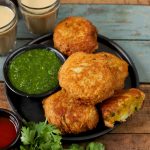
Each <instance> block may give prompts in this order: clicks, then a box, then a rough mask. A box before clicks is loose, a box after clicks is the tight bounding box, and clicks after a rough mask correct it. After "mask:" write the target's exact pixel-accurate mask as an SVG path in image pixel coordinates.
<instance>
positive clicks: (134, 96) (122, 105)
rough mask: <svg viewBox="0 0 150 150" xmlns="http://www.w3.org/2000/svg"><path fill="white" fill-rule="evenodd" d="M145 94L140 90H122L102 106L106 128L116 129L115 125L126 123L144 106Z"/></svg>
mask: <svg viewBox="0 0 150 150" xmlns="http://www.w3.org/2000/svg"><path fill="white" fill-rule="evenodd" d="M144 98H145V94H144V93H143V92H142V91H140V90H138V89H134V88H132V89H129V90H121V91H120V92H117V93H115V94H114V96H113V97H111V98H109V99H108V100H106V101H104V102H103V103H102V104H101V109H100V110H101V111H102V116H103V119H104V123H105V126H107V127H111V128H112V127H114V123H115V122H116V121H118V122H124V121H126V119H127V118H128V117H129V116H130V115H132V114H133V113H134V112H136V111H138V110H139V109H140V108H141V107H142V104H143V101H144Z"/></svg>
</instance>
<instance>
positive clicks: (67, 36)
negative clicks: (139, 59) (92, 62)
mask: <svg viewBox="0 0 150 150" xmlns="http://www.w3.org/2000/svg"><path fill="white" fill-rule="evenodd" d="M53 41H54V47H55V48H57V49H58V50H59V51H61V52H62V53H63V54H65V55H67V56H70V55H71V54H73V53H75V52H78V51H83V52H87V53H92V52H93V51H95V50H96V49H97V48H98V42H97V30H96V27H95V26H94V25H93V24H92V23H91V22H90V21H89V20H87V19H85V18H83V17H77V16H72V17H67V18H66V19H64V20H62V21H61V22H60V23H58V24H57V26H56V27H55V29H54V36H53Z"/></svg>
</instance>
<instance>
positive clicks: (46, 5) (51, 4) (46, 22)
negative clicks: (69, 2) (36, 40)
mask: <svg viewBox="0 0 150 150" xmlns="http://www.w3.org/2000/svg"><path fill="white" fill-rule="evenodd" d="M18 3H19V7H20V10H21V13H22V14H23V16H24V19H25V23H26V25H27V28H28V29H29V31H30V32H31V33H34V34H38V35H42V34H45V33H49V32H51V31H53V28H54V25H55V21H56V19H57V14H58V9H59V6H60V1H59V0H18Z"/></svg>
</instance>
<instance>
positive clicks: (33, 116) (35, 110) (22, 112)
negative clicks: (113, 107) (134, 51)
mask: <svg viewBox="0 0 150 150" xmlns="http://www.w3.org/2000/svg"><path fill="white" fill-rule="evenodd" d="M52 39H53V35H52V34H47V35H44V36H42V37H39V38H37V39H35V40H33V41H31V42H30V43H28V44H29V45H31V44H38V43H40V44H45V45H49V46H52V47H53V40H52ZM98 42H99V49H98V50H97V52H101V51H106V52H110V53H113V54H115V55H117V56H119V57H121V58H123V59H124V60H126V61H127V62H128V64H129V76H128V78H127V80H126V82H125V88H131V87H137V86H138V85H139V79H138V74H137V71H136V68H135V66H134V64H133V62H132V60H131V59H130V57H129V56H128V55H127V54H126V52H125V51H124V50H123V49H122V48H121V47H120V46H118V45H117V44H116V43H115V42H113V41H112V40H110V39H108V38H106V37H104V36H102V35H99V36H98ZM6 94H7V97H8V100H9V102H10V105H11V106H12V108H13V109H14V111H16V113H17V114H18V115H19V116H20V117H21V118H24V119H26V120H27V121H35V122H39V121H44V120H45V117H44V113H43V109H42V103H41V100H37V99H30V98H25V97H21V96H19V95H17V94H15V93H13V92H12V91H10V90H9V89H8V88H7V87H6ZM116 126H117V124H116V125H115V127H116ZM111 130H112V129H110V128H107V127H105V126H104V124H103V120H102V119H100V121H99V124H98V125H97V128H96V129H94V130H92V131H89V132H85V133H82V134H77V135H65V136H63V140H65V141H82V140H89V139H92V138H96V137H98V136H101V135H104V134H106V133H108V132H110V131H111Z"/></svg>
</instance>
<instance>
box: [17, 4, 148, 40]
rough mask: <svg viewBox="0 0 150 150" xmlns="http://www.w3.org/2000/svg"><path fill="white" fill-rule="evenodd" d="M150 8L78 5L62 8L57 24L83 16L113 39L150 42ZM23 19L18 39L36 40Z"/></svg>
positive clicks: (99, 30)
mask: <svg viewBox="0 0 150 150" xmlns="http://www.w3.org/2000/svg"><path fill="white" fill-rule="evenodd" d="M149 14H150V7H149V6H127V5H121V6H119V5H87V4H86V5H78V4H74V5H73V4H65V5H62V6H61V7H60V10H59V15H58V19H57V22H59V21H60V20H62V19H64V18H65V17H67V16H83V17H86V18H87V19H89V20H91V21H92V22H93V24H94V25H95V26H96V27H97V29H98V32H99V33H101V34H103V35H105V36H108V37H109V38H111V39H129V40H130V39H132V40H150V21H149V20H150V15H149ZM35 37H37V36H33V35H32V34H29V32H28V30H27V29H26V27H25V24H24V21H23V20H22V19H21V20H20V21H19V23H18V38H35Z"/></svg>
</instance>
